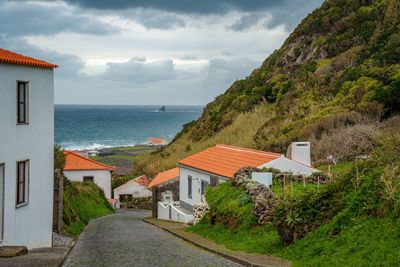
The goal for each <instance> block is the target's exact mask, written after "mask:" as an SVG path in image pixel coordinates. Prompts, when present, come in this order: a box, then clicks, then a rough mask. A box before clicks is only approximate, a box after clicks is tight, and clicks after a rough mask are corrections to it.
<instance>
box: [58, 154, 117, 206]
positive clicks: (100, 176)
mask: <svg viewBox="0 0 400 267" xmlns="http://www.w3.org/2000/svg"><path fill="white" fill-rule="evenodd" d="M64 154H65V167H64V175H65V177H67V178H68V180H70V181H77V182H94V183H96V184H97V185H98V186H99V187H100V188H101V189H103V191H104V195H105V196H106V198H108V199H110V198H111V175H112V172H113V171H115V167H114V166H109V165H106V164H103V163H101V162H98V161H95V160H92V159H89V158H86V157H84V156H81V155H79V154H78V153H75V152H73V151H64Z"/></svg>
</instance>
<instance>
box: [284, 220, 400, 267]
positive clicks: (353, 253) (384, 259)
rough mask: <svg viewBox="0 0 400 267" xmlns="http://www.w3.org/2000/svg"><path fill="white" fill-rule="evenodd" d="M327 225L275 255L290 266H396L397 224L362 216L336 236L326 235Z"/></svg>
mask: <svg viewBox="0 0 400 267" xmlns="http://www.w3.org/2000/svg"><path fill="white" fill-rule="evenodd" d="M328 230H329V225H327V226H324V227H321V228H320V229H319V230H318V231H316V232H315V233H312V234H311V235H309V236H307V237H306V238H304V239H302V240H300V241H298V242H296V243H295V244H294V245H291V246H289V247H287V248H285V249H283V250H281V251H279V252H278V253H276V255H279V256H282V257H285V258H288V259H290V260H292V262H293V266H398V265H399V259H400V244H399V238H400V221H399V220H397V219H392V218H370V217H369V218H368V217H361V218H357V220H354V223H353V225H352V226H350V227H348V228H346V229H344V230H342V231H341V233H340V234H339V235H337V236H329V234H327V232H328Z"/></svg>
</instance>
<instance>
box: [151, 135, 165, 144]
mask: <svg viewBox="0 0 400 267" xmlns="http://www.w3.org/2000/svg"><path fill="white" fill-rule="evenodd" d="M148 142H149V143H150V144H153V145H166V144H167V143H168V142H167V140H165V139H162V138H155V137H150V138H149V139H148Z"/></svg>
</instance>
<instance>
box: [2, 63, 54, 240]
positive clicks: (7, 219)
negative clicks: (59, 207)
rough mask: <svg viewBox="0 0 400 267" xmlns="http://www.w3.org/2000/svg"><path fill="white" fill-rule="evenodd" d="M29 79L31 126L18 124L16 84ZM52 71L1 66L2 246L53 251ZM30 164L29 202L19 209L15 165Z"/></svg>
mask: <svg viewBox="0 0 400 267" xmlns="http://www.w3.org/2000/svg"><path fill="white" fill-rule="evenodd" d="M17 80H23V81H29V124H28V125H17V124H16V120H17V118H16V99H17V96H16V92H17V89H16V87H17V86H16V82H17ZM53 146H54V81H53V70H52V69H43V68H31V67H25V66H17V65H8V64H0V163H5V190H4V192H5V195H4V239H3V242H2V243H0V245H25V246H27V247H28V248H35V247H49V246H51V243H52V212H53V179H54V178H53ZM26 159H29V160H30V170H29V203H28V205H26V206H23V207H19V208H16V162H17V161H21V160H26Z"/></svg>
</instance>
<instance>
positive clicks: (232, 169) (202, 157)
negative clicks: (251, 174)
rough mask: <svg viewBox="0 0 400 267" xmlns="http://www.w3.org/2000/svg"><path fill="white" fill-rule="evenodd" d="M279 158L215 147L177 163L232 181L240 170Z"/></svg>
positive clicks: (273, 155) (276, 155) (261, 153)
mask: <svg viewBox="0 0 400 267" xmlns="http://www.w3.org/2000/svg"><path fill="white" fill-rule="evenodd" d="M281 156H282V155H281V154H277V153H272V152H264V151H259V150H253V149H248V148H241V147H235V146H228V145H216V146H214V147H211V148H209V149H206V150H203V151H201V152H199V153H196V154H193V155H191V156H189V157H187V158H184V159H182V160H180V161H179V162H178V163H179V164H181V165H184V166H188V167H192V168H195V169H199V170H202V171H205V172H209V173H212V174H216V175H220V176H224V177H227V178H231V179H233V178H234V175H235V173H236V172H237V171H238V170H239V169H240V168H243V167H258V166H260V165H263V164H265V163H268V162H270V161H273V160H275V159H277V158H279V157H281Z"/></svg>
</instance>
